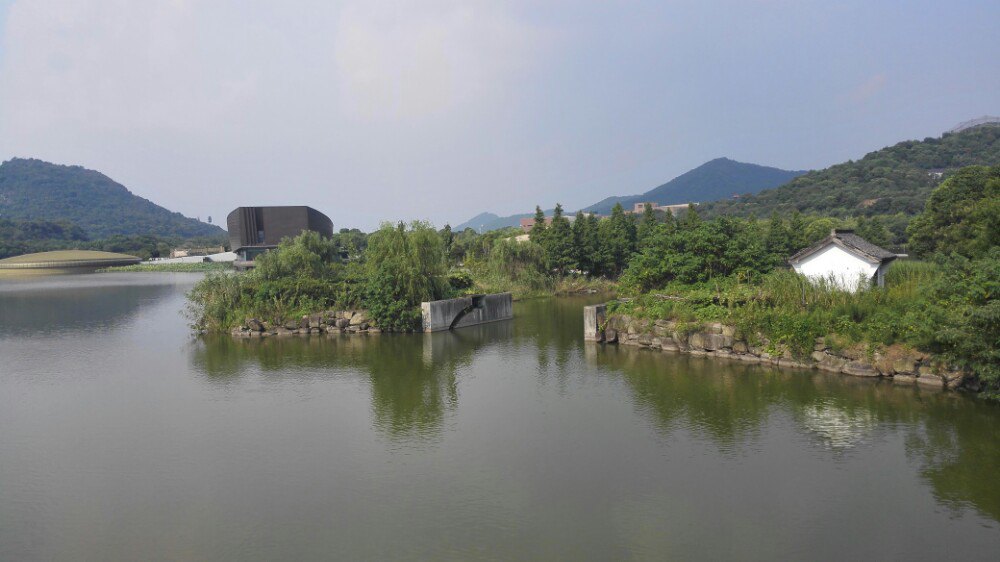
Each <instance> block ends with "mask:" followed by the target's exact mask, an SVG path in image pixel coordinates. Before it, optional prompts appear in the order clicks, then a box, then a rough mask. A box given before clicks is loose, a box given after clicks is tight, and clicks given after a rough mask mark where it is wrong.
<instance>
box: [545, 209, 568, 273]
mask: <svg viewBox="0 0 1000 562" xmlns="http://www.w3.org/2000/svg"><path fill="white" fill-rule="evenodd" d="M544 247H545V253H546V256H547V258H548V263H549V269H554V270H558V271H559V272H560V273H565V272H566V271H568V270H570V269H574V268H576V257H575V256H574V252H573V229H572V227H571V226H570V224H569V220H568V219H567V218H566V217H564V216H563V208H562V205H560V204H558V203H556V209H555V212H554V213H553V214H552V226H551V227H549V229H548V233H547V234H546V236H545V244H544Z"/></svg>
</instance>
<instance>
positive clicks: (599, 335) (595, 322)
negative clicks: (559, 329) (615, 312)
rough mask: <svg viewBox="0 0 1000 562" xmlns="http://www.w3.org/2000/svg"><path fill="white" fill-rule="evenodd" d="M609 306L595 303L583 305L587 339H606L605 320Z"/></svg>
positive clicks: (584, 334)
mask: <svg viewBox="0 0 1000 562" xmlns="http://www.w3.org/2000/svg"><path fill="white" fill-rule="evenodd" d="M607 311H608V306H607V305H604V304H595V305H592V306H585V307H583V339H584V340H586V341H604V322H605V318H606V316H607Z"/></svg>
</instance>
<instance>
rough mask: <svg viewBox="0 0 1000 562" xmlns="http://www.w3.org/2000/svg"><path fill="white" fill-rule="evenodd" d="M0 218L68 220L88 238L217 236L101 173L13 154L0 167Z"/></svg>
mask: <svg viewBox="0 0 1000 562" xmlns="http://www.w3.org/2000/svg"><path fill="white" fill-rule="evenodd" d="M0 216H3V217H4V218H5V219H11V220H22V221H55V222H68V223H72V224H74V225H76V226H78V227H79V228H80V229H81V230H83V232H85V233H86V235H87V236H88V237H90V238H93V239H97V238H108V237H111V236H116V235H117V236H134V235H142V234H147V233H150V232H155V233H156V234H157V235H158V236H162V237H165V238H195V237H218V236H220V235H222V234H224V231H223V230H222V229H221V228H219V227H218V226H213V225H211V224H206V223H203V222H201V221H198V220H195V219H191V218H187V217H185V216H183V215H181V214H180V213H174V212H171V211H168V210H167V209H164V208H163V207H160V206H158V205H156V204H154V203H152V202H150V201H147V200H146V199H143V198H142V197H138V196H136V195H134V194H132V193H131V192H130V191H129V190H128V189H126V188H125V187H124V186H122V185H121V184H119V183H116V182H115V181H114V180H112V179H110V178H108V177H107V176H105V175H104V174H101V173H100V172H95V171H93V170H87V169H85V168H82V167H80V166H59V165H56V164H50V163H48V162H43V161H41V160H34V159H28V160H25V159H20V158H14V159H12V160H8V161H7V162H4V163H3V164H2V165H0Z"/></svg>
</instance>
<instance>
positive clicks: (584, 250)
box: [573, 211, 598, 273]
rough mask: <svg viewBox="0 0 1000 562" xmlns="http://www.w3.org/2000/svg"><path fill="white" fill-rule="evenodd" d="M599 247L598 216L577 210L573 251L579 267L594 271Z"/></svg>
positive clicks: (574, 223)
mask: <svg viewBox="0 0 1000 562" xmlns="http://www.w3.org/2000/svg"><path fill="white" fill-rule="evenodd" d="M597 248H598V243H597V217H596V216H594V215H593V214H592V213H591V214H587V215H584V214H583V211H577V213H576V220H575V221H574V222H573V252H574V256H575V258H576V264H577V267H578V268H580V269H581V270H583V271H584V272H586V273H591V272H593V271H594V267H595V263H596V261H597V260H596V255H597Z"/></svg>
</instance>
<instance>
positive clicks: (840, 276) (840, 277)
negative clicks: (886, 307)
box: [793, 244, 879, 291]
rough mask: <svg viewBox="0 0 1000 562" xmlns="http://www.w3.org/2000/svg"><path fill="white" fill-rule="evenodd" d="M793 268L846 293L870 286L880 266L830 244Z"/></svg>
mask: <svg viewBox="0 0 1000 562" xmlns="http://www.w3.org/2000/svg"><path fill="white" fill-rule="evenodd" d="M793 267H794V268H795V271H796V272H798V273H800V274H802V275H805V276H806V277H808V278H809V279H811V280H813V281H818V280H821V279H825V280H827V282H829V283H833V284H834V285H835V286H837V287H839V288H841V289H844V290H846V291H857V290H858V289H860V288H864V287H869V286H870V283H871V279H872V277H873V276H874V275H875V273H876V272H877V271H878V267H879V266H878V264H873V263H869V262H867V261H865V260H863V259H861V258H859V257H857V256H855V255H854V254H852V253H850V252H848V251H846V250H844V249H843V248H841V247H840V246H837V245H835V244H830V245H829V246H827V247H826V248H823V249H822V250H820V251H818V252H816V253H815V254H813V255H811V256H809V257H807V258H806V259H804V260H802V261H800V262H799V263H797V264H795V265H793Z"/></svg>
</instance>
